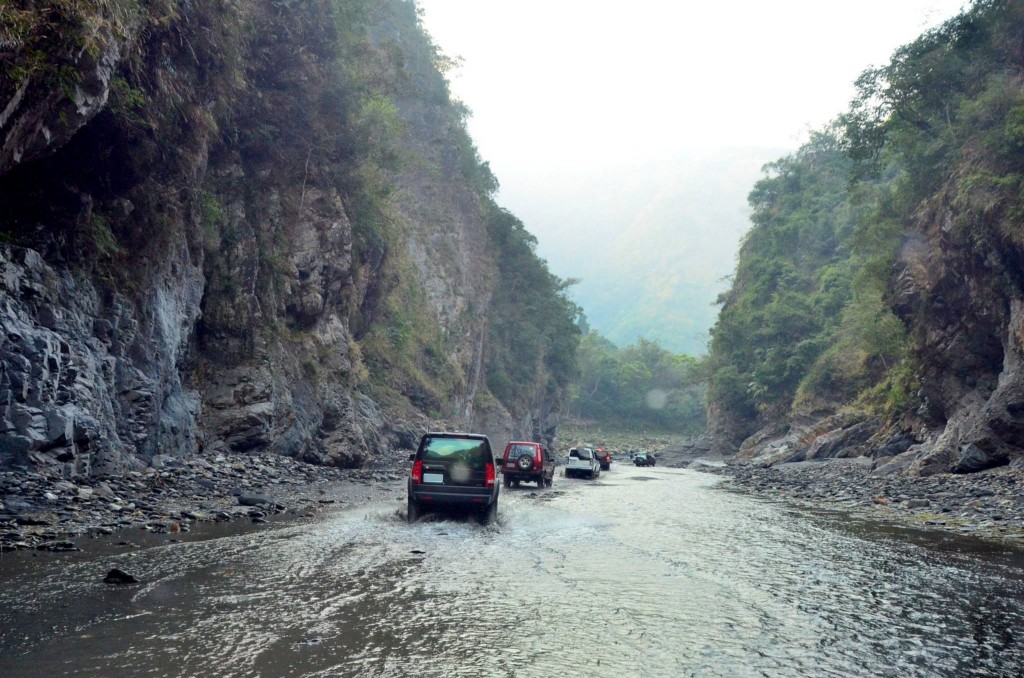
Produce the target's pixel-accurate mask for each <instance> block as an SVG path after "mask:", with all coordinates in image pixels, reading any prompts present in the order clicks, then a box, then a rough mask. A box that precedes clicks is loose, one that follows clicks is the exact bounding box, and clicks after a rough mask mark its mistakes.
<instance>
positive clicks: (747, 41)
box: [419, 0, 963, 182]
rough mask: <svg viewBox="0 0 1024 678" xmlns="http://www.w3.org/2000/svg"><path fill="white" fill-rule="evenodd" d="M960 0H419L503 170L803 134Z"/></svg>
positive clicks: (477, 129) (485, 149) (762, 142)
mask: <svg viewBox="0 0 1024 678" xmlns="http://www.w3.org/2000/svg"><path fill="white" fill-rule="evenodd" d="M962 4H963V3H962V0H701V1H699V2H698V1H693V0H419V5H420V6H421V7H422V8H423V10H424V21H425V24H426V27H427V29H428V30H429V31H430V33H431V34H432V35H433V36H434V39H435V41H436V42H437V44H438V45H440V47H441V48H442V49H443V50H444V52H445V53H446V54H448V55H450V56H459V57H462V58H463V59H464V60H465V62H464V64H463V65H462V67H461V68H460V69H459V70H458V71H457V72H456V73H454V74H453V76H452V78H453V82H452V85H453V90H454V91H455V94H456V96H458V97H459V98H461V99H462V100H463V101H464V102H466V103H467V104H468V105H469V107H470V108H471V109H472V110H473V118H472V120H471V122H470V131H471V133H472V135H473V137H474V139H475V140H476V142H477V145H478V147H479V148H480V151H481V155H482V156H483V157H484V159H485V160H489V161H490V162H491V164H492V167H493V168H494V169H495V171H496V173H497V175H498V178H499V180H500V181H502V182H507V181H514V180H515V177H514V173H515V172H518V171H520V169H521V168H526V167H528V166H529V165H531V164H533V165H536V164H537V163H539V162H552V163H555V164H556V165H558V166H563V167H564V166H568V167H571V166H574V165H586V164H589V163H592V162H602V161H605V160H608V159H619V158H624V157H635V156H640V157H647V156H651V155H663V154H665V153H671V152H673V151H676V150H679V149H694V148H703V149H707V148H719V147H734V148H735V147H749V146H760V147H771V148H779V147H782V148H795V147H796V146H797V145H798V144H799V142H800V141H801V139H802V138H803V133H804V132H805V131H806V129H807V128H808V127H809V126H811V127H817V126H820V125H821V124H823V123H825V122H827V121H828V120H829V119H831V118H832V117H834V116H835V115H836V114H837V113H839V112H840V111H841V110H843V109H844V108H845V107H846V104H847V103H848V101H849V99H850V97H851V95H852V93H853V89H852V82H853V80H854V79H855V78H856V77H857V75H858V74H859V73H860V72H861V71H862V70H864V69H865V68H866V67H867V66H869V65H872V64H882V63H885V62H886V61H887V60H888V58H889V56H890V55H891V53H892V51H893V50H894V49H895V48H896V47H898V46H899V45H901V44H903V43H905V42H908V41H910V40H912V39H913V38H915V37H916V36H917V35H919V34H920V33H921V32H922V31H923V30H924V29H925V28H927V27H930V26H933V25H936V24H937V23H940V22H941V21H943V20H945V19H947V18H949V17H951V16H953V15H954V14H955V13H956V12H957V11H958V10H959V9H960V8H961V6H962Z"/></svg>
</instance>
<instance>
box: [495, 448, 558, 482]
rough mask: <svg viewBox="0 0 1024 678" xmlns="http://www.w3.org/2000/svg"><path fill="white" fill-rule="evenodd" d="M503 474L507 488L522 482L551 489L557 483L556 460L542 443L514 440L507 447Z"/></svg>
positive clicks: (503, 462)
mask: <svg viewBox="0 0 1024 678" xmlns="http://www.w3.org/2000/svg"><path fill="white" fill-rule="evenodd" d="M501 472H502V473H503V474H504V475H505V487H510V486H512V485H513V484H515V485H519V483H520V482H522V481H526V482H528V483H537V487H544V486H545V485H547V486H548V487H551V485H552V483H554V481H555V458H554V456H552V454H551V452H550V451H548V448H546V447H544V446H543V445H541V444H540V443H528V442H522V441H518V440H512V441H510V442H509V444H508V445H506V446H505V454H504V455H503V456H502V470H501Z"/></svg>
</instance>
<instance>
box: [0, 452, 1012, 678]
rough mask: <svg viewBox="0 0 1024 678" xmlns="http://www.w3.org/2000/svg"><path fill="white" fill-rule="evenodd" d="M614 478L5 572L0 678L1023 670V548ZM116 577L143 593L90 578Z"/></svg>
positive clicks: (709, 484)
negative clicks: (468, 513) (131, 580)
mask: <svg viewBox="0 0 1024 678" xmlns="http://www.w3.org/2000/svg"><path fill="white" fill-rule="evenodd" d="M720 484H721V481H720V479H718V478H717V477H715V476H712V475H707V474H702V473H698V472H694V471H688V470H678V469H666V468H660V467H655V468H642V469H640V468H633V467H628V466H624V465H620V464H616V465H613V467H612V470H611V471H609V472H605V473H603V474H602V475H601V477H600V479H599V480H597V481H587V480H568V479H565V478H561V477H559V478H556V480H555V484H554V487H552V488H550V489H545V490H537V489H535V488H533V487H531V486H523V487H521V488H518V489H515V488H513V489H504V488H503V491H502V494H501V504H500V512H499V520H498V521H497V523H496V524H492V525H489V526H481V525H479V524H477V523H476V522H475V521H473V520H471V519H455V520H452V519H438V518H433V517H427V518H426V519H424V520H423V521H421V522H419V523H417V524H415V525H408V524H406V522H405V521H404V515H403V514H404V497H400V496H398V495H396V496H395V497H393V498H392V499H390V500H387V501H383V500H381V501H375V502H370V503H367V504H365V505H362V506H360V507H358V508H349V509H345V510H341V511H337V512H335V513H332V514H330V515H329V516H327V517H325V518H323V519H322V520H319V521H316V522H311V523H305V524H301V525H300V524H293V525H284V526H280V525H277V526H275V525H269V526H262V527H261V529H259V530H256V531H246V532H243V533H241V534H238V533H228V532H226V533H224V534H222V535H217V534H212V535H210V536H209V537H208V538H205V539H201V540H194V541H190V542H188V543H181V542H179V543H170V542H167V541H165V542H160V543H153V544H148V545H145V546H143V547H142V548H137V549H131V550H125V549H124V548H118V547H116V546H115V545H110V546H106V547H103V548H97V549H94V551H95V552H92V551H87V552H86V553H83V554H75V557H74V558H63V557H61V556H51V555H41V556H39V557H33V556H32V555H31V554H29V553H16V554H6V555H5V556H3V559H0V675H3V676H6V677H15V676H38V675H49V676H56V675H96V676H122V675H123V676H207V675H231V676H283V675H296V676H407V675H428V676H453V675H455V676H457V675H465V676H478V675H498V676H556V675H594V676H623V675H650V676H661V675H664V676H683V675H694V676H748V675H749V676H759V675H772V676H790V675H792V676H865V675H877V676H893V675H900V676H940V675H944V676H948V675H978V676H983V675H990V676H1016V675H1021V674H1022V672H1024V638H1022V637H1021V634H1022V633H1024V631H1022V629H1024V557H1022V553H1021V551H1019V550H1013V549H1008V548H1004V547H1000V546H998V545H994V544H991V543H986V542H982V541H975V540H972V539H969V538H952V537H950V536H949V535H936V534H933V533H929V532H924V531H921V532H918V531H911V530H897V529H895V528H891V527H885V526H880V525H877V524H873V523H871V522H866V521H862V520H859V519H856V518H851V517H848V516H845V515H844V514H842V513H835V512H821V511H813V510H809V509H806V508H800V507H796V506H793V505H790V504H787V503H785V502H777V501H770V500H767V499H761V498H758V497H756V496H750V495H745V494H741V493H736V492H728V491H725V490H723V489H722V488H721V487H720ZM112 567H119V568H121V569H123V570H125V571H127V572H130V573H132V574H134V575H136V576H137V577H139V578H140V579H141V580H142V583H140V584H136V585H128V586H112V585H107V584H103V583H102V579H103V575H104V574H105V573H106V571H107V570H109V569H110V568H112Z"/></svg>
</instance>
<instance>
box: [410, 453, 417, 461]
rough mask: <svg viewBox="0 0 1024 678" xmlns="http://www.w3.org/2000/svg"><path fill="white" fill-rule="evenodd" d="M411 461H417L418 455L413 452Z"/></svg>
mask: <svg viewBox="0 0 1024 678" xmlns="http://www.w3.org/2000/svg"><path fill="white" fill-rule="evenodd" d="M409 461H416V453H415V452H413V453H412V454H410V455H409Z"/></svg>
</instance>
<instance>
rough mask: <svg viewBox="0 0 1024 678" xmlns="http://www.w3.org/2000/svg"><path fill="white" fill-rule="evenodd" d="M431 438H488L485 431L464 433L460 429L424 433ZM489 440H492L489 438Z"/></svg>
mask: <svg viewBox="0 0 1024 678" xmlns="http://www.w3.org/2000/svg"><path fill="white" fill-rule="evenodd" d="M423 435H424V436H425V437H430V438H472V439H474V440H487V436H485V435H484V434H483V433H462V432H460V431H430V432H429V433H424V434H423ZM487 442H490V441H489V440H487Z"/></svg>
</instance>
